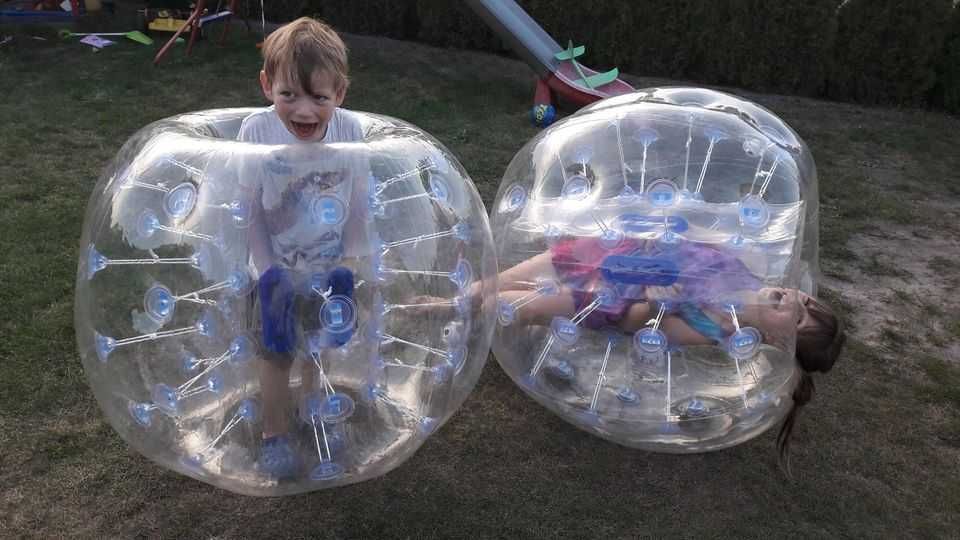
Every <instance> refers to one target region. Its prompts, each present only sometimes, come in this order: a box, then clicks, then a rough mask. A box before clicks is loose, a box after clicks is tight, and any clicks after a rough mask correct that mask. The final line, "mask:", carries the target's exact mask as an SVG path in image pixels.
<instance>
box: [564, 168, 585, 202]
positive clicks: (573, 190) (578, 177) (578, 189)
mask: <svg viewBox="0 0 960 540" xmlns="http://www.w3.org/2000/svg"><path fill="white" fill-rule="evenodd" d="M590 190H591V185H590V179H588V178H587V177H586V176H583V175H582V174H575V175H573V176H571V177H570V178H569V179H567V182H566V183H565V184H563V189H562V190H561V191H560V196H561V197H562V198H563V200H565V201H582V200H584V199H586V198H587V197H589V196H590Z"/></svg>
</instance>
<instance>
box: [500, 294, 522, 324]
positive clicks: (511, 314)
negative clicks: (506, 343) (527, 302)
mask: <svg viewBox="0 0 960 540" xmlns="http://www.w3.org/2000/svg"><path fill="white" fill-rule="evenodd" d="M515 320H517V308H516V307H514V305H513V304H511V303H510V302H507V301H506V300H500V301H498V302H497V322H499V323H500V326H510V325H511V324H513V321H515Z"/></svg>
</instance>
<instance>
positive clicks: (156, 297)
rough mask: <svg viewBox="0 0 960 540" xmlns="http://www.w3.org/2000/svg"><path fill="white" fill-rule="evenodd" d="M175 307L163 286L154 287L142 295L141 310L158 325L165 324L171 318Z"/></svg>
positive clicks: (174, 300) (168, 292)
mask: <svg viewBox="0 0 960 540" xmlns="http://www.w3.org/2000/svg"><path fill="white" fill-rule="evenodd" d="M176 305H177V301H176V299H174V297H173V293H171V292H170V289H168V288H166V287H164V286H163V285H159V284H158V285H154V286H153V287H150V288H149V289H147V293H146V294H144V295H143V310H144V312H146V314H147V315H148V316H149V317H150V318H151V319H153V320H155V321H157V322H158V323H161V324H165V323H166V322H167V321H169V320H170V318H171V317H173V310H174V308H175V307H176Z"/></svg>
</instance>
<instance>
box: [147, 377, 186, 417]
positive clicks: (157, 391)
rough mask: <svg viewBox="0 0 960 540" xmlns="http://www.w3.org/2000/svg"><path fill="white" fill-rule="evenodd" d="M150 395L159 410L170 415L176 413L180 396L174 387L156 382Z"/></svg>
mask: <svg viewBox="0 0 960 540" xmlns="http://www.w3.org/2000/svg"><path fill="white" fill-rule="evenodd" d="M151 397H152V398H153V402H154V404H156V406H157V407H159V408H160V410H161V411H163V412H165V413H167V414H169V415H170V416H176V415H177V412H178V405H179V402H180V396H179V395H178V394H177V389H176V388H173V387H172V386H169V385H166V384H163V383H159V384H156V385H154V387H153V392H151Z"/></svg>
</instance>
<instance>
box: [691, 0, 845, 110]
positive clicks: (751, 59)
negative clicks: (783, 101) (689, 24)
mask: <svg viewBox="0 0 960 540" xmlns="http://www.w3.org/2000/svg"><path fill="white" fill-rule="evenodd" d="M836 6H837V0H805V1H802V2H796V1H784V2H769V1H767V0H714V1H711V2H701V3H697V6H696V7H695V8H694V11H693V15H692V20H693V21H694V25H693V28H691V29H690V30H689V32H690V33H691V35H693V36H694V37H695V38H696V39H695V40H694V42H693V43H692V45H693V47H694V50H695V51H696V52H695V55H694V59H695V61H694V62H693V65H692V66H691V69H690V71H691V74H692V75H694V78H696V79H699V80H703V81H710V82H717V83H720V84H729V85H734V86H740V87H744V88H750V89H754V90H762V91H767V92H780V93H788V94H802V95H810V96H813V95H818V94H820V93H822V92H823V90H824V88H825V87H826V81H827V75H828V73H829V59H830V57H831V52H832V48H833V44H834V40H835V38H836V18H835V12H836Z"/></svg>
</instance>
